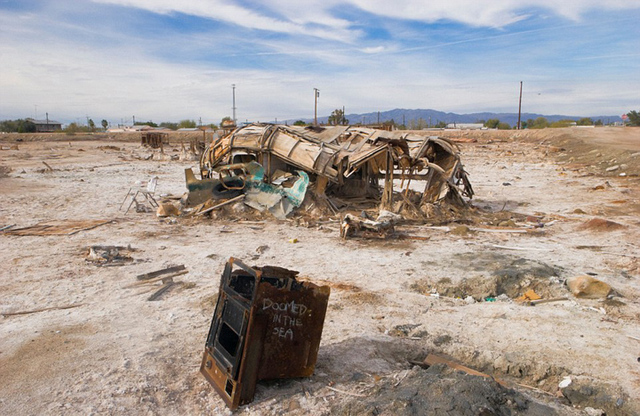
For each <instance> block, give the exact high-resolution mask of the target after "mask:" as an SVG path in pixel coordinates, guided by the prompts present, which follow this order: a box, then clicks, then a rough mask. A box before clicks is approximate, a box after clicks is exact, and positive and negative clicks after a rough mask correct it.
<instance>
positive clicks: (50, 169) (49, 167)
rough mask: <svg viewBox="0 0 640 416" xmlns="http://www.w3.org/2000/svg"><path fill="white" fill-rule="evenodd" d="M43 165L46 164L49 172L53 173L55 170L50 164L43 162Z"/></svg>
mask: <svg viewBox="0 0 640 416" xmlns="http://www.w3.org/2000/svg"><path fill="white" fill-rule="evenodd" d="M42 163H44V165H45V166H46V167H47V169H49V171H51V172H53V168H52V167H51V166H49V164H48V163H47V162H45V161H44V160H43V161H42Z"/></svg>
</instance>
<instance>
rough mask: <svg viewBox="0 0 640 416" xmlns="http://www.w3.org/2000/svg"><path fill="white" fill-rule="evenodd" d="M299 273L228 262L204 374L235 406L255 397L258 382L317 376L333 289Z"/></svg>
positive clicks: (201, 367) (234, 407)
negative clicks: (322, 338) (302, 279)
mask: <svg viewBox="0 0 640 416" xmlns="http://www.w3.org/2000/svg"><path fill="white" fill-rule="evenodd" d="M297 274H298V272H297V271H293V270H287V269H284V268H281V267H274V266H264V267H248V266H247V265H245V264H244V263H242V262H241V261H240V260H237V259H234V258H231V259H230V260H229V261H228V262H227V264H226V266H225V269H224V272H223V274H222V279H221V282H220V291H219V293H218V302H217V304H216V309H215V312H214V315H213V320H212V322H211V328H210V330H209V335H208V336H207V341H206V344H205V351H204V356H203V358H202V364H201V366H200V372H201V373H202V374H203V375H204V377H205V378H206V379H207V380H208V381H209V383H210V384H211V385H212V386H213V388H214V389H215V390H216V391H217V392H218V394H219V395H220V396H221V397H222V398H223V400H224V401H225V402H226V404H227V405H228V406H229V407H230V408H231V409H236V408H237V407H238V406H239V405H242V404H246V403H249V402H251V401H252V400H253V396H254V393H255V389H256V383H257V382H258V380H264V379H277V378H294V377H308V376H310V375H311V374H313V370H314V368H315V364H316V359H317V357H318V348H319V346H320V338H321V336H322V327H323V324H324V318H325V314H326V311H327V303H328V301H329V292H330V288H329V287H328V286H317V285H315V284H313V283H310V282H306V281H298V280H296V276H297Z"/></svg>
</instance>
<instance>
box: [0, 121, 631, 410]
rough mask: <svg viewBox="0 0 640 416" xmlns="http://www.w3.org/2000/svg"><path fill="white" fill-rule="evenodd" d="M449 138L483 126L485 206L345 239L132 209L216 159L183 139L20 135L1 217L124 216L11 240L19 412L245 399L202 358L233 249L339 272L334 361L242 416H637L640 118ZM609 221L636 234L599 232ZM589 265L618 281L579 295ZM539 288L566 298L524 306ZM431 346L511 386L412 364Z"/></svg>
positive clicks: (319, 231) (2, 346)
mask: <svg viewBox="0 0 640 416" xmlns="http://www.w3.org/2000/svg"><path fill="white" fill-rule="evenodd" d="M444 134H447V135H452V136H454V137H463V138H470V137H472V136H473V137H475V138H477V140H478V141H477V142H475V143H461V144H460V146H461V150H462V160H463V162H464V163H465V166H466V170H467V171H468V172H469V173H470V175H471V181H472V184H473V186H474V189H475V191H476V198H474V200H473V204H474V206H476V207H477V208H478V212H481V213H482V215H480V214H478V219H476V220H474V221H472V220H473V219H469V218H466V219H461V221H459V222H456V223H450V224H438V226H437V227H433V226H431V224H410V225H404V226H402V227H401V228H403V231H406V232H407V233H410V234H413V235H420V236H424V237H428V240H427V241H417V240H416V241H407V240H388V241H372V240H355V239H354V240H346V241H345V240H341V239H340V238H339V230H338V229H339V223H338V222H337V219H336V218H333V219H332V218H320V219H318V221H316V222H312V223H309V222H308V221H299V220H296V218H295V217H294V218H293V219H292V220H288V221H277V220H275V219H270V220H261V221H257V222H234V221H232V220H231V219H229V218H227V219H225V220H212V219H206V218H204V219H200V220H193V219H188V218H177V219H173V218H169V219H159V218H156V216H155V214H154V213H136V212H132V211H131V212H129V214H127V215H125V214H124V211H123V210H120V209H119V208H120V205H121V202H122V200H123V198H124V197H125V194H126V193H127V190H128V189H129V188H130V186H131V185H132V184H133V183H134V182H135V181H137V180H147V179H149V178H150V177H153V176H158V178H159V181H158V193H159V194H171V195H175V196H180V195H182V194H183V192H184V191H185V186H184V168H187V167H195V166H196V163H197V162H193V161H186V160H171V157H170V156H171V155H176V156H178V155H180V151H179V150H180V149H179V146H175V151H173V149H168V156H165V157H164V158H163V159H161V160H158V154H157V153H156V154H154V157H153V158H151V159H147V158H148V156H150V155H151V154H152V153H151V152H150V151H148V150H144V149H142V148H141V147H140V146H139V144H138V143H137V142H134V141H131V140H127V141H118V140H105V141H71V140H65V141H33V142H32V141H24V142H19V143H18V142H15V141H14V139H15V138H14V137H12V138H10V140H5V141H3V142H1V145H2V149H3V150H2V151H1V152H0V195H1V196H2V204H0V227H5V226H9V225H12V224H15V226H14V227H13V228H19V227H26V226H32V225H35V224H37V223H42V222H47V221H49V222H50V221H71V220H74V221H77V220H83V221H91V220H94V221H98V220H100V221H103V222H107V221H113V222H110V223H107V224H104V225H100V226H97V227H96V228H92V229H87V230H83V231H79V232H76V233H74V234H70V235H65V234H62V235H48V236H29V235H27V236H17V235H8V234H5V235H0V246H1V247H2V250H0V263H1V264H2V269H1V272H0V313H3V314H5V315H4V317H2V318H0V413H1V414H21V415H22V414H24V415H26V414H37V413H40V414H65V415H69V414H83V415H86V414H124V413H126V414H163V415H166V414H230V412H229V411H228V410H227V409H226V407H225V405H224V403H223V402H222V400H220V398H219V397H218V396H217V395H216V393H215V392H214V391H213V389H212V388H211V387H210V386H209V385H208V384H207V383H206V382H205V380H204V378H203V377H202V376H201V375H200V374H199V373H198V369H199V365H200V359H201V356H202V351H203V347H204V342H205V337H206V334H207V331H208V328H209V324H210V320H211V317H212V313H213V307H214V304H213V302H214V301H215V299H216V295H217V291H218V283H219V279H220V275H221V273H222V269H223V266H224V263H225V261H226V260H227V259H228V258H229V257H231V256H233V257H237V258H240V259H242V260H244V261H245V262H247V263H249V264H255V265H275V266H281V267H286V268H290V269H294V270H299V271H300V272H301V275H302V276H304V277H305V278H308V279H310V280H312V281H315V282H320V283H324V284H329V285H330V286H332V293H331V297H330V299H329V310H328V313H327V318H326V321H325V326H324V332H323V337H322V343H321V346H320V353H319V357H318V362H317V366H316V371H315V374H314V375H313V376H312V377H310V378H308V379H298V380H283V381H269V382H260V383H259V384H258V389H257V392H256V397H255V400H254V402H253V403H251V404H250V405H248V406H245V407H242V408H241V409H240V410H239V411H238V413H239V414H247V415H248V414H293V415H296V414H298V415H302V414H330V413H337V414H340V413H343V414H349V413H350V414H363V413H364V414H376V412H377V414H422V413H423V412H426V411H428V410H429V409H431V410H429V411H432V412H435V414H437V410H438V409H440V410H441V411H448V412H451V414H478V413H479V412H480V410H481V409H483V408H486V409H493V411H494V412H495V414H510V413H509V412H512V413H511V414H513V413H517V414H553V413H555V414H595V413H586V411H585V410H584V409H585V408H588V407H590V408H592V409H601V410H604V411H606V413H607V414H608V415H616V414H618V415H627V414H639V413H640V402H639V400H638V397H640V363H639V361H640V325H639V324H638V322H639V320H638V319H639V318H640V302H639V301H638V294H639V286H638V279H640V263H639V260H638V257H639V256H640V249H639V248H638V241H640V238H639V237H640V236H639V232H638V230H639V227H640V220H639V216H640V201H639V199H640V197H639V196H638V195H640V194H639V190H640V189H639V188H640V179H639V178H638V176H637V175H638V173H640V163H639V161H640V155H639V154H638V143H637V139H638V130H635V129H625V130H622V129H618V130H612V129H604V128H603V129H590V130H587V129H585V130H582V129H580V130H575V129H573V130H572V129H560V130H551V129H548V130H544V131H536V132H528V131H526V132H513V131H511V132H477V133H468V132H446V133H444ZM0 139H2V138H1V137H0ZM5 139H8V138H5ZM43 162H46V164H47V165H49V167H47V166H46V165H45V164H44V163H43ZM614 166H617V167H616V168H615V169H611V168H612V167H614ZM236 209H241V207H236ZM246 209H247V210H249V209H250V208H248V207H247V208H246ZM356 214H358V213H356ZM594 218H600V219H606V220H608V221H612V222H615V223H617V224H619V225H621V227H619V228H616V227H607V226H606V224H607V223H604V222H601V223H598V224H601V225H600V226H598V225H596V226H593V223H592V226H589V225H586V226H585V224H586V223H587V222H588V221H589V220H592V219H594ZM509 221H511V223H509ZM61 224H65V223H61ZM66 224H67V225H69V224H68V223H66ZM500 224H502V226H501V227H500V229H501V230H502V231H497V229H496V227H495V226H498V225H500ZM602 224H605V225H602ZM533 225H536V226H537V227H538V228H533V229H529V231H526V230H527V229H525V227H527V226H533ZM80 228H82V227H80ZM505 228H507V230H506V231H505ZM523 230H524V231H523ZM292 239H297V241H298V242H297V243H290V242H289V241H290V240H292ZM94 245H114V246H121V247H128V246H130V249H131V250H130V251H129V250H127V252H128V253H129V255H130V257H131V260H130V261H127V262H125V263H124V264H123V265H120V266H114V267H109V265H106V266H103V267H99V266H97V265H96V264H93V263H91V262H87V260H86V254H87V251H88V250H87V249H88V247H90V246H94ZM180 264H184V265H185V266H186V268H187V270H188V271H189V273H188V274H185V275H182V276H180V277H178V278H176V281H179V282H181V283H180V284H178V285H175V287H174V288H173V289H172V290H171V291H169V292H168V293H166V294H164V295H163V296H162V297H161V298H160V300H158V301H151V302H150V301H147V300H146V299H147V298H148V296H149V295H150V294H151V293H152V291H153V290H157V289H158V288H159V286H154V287H152V288H149V287H147V286H135V287H131V285H132V283H135V282H136V278H135V276H136V275H138V274H141V273H145V272H150V271H153V270H158V269H161V268H163V267H167V266H172V265H180ZM584 274H590V275H592V276H594V277H596V278H598V279H600V280H602V281H604V282H606V283H608V284H610V285H611V286H612V287H613V288H614V289H615V291H616V292H617V294H618V295H619V296H614V297H613V298H612V299H609V300H600V299H595V300H586V299H577V298H575V297H573V296H572V295H571V294H570V293H569V291H568V290H567V288H566V286H565V285H564V284H563V283H564V281H565V280H566V279H568V278H571V277H575V276H578V275H584ZM527 289H534V290H535V291H536V293H539V294H540V295H542V296H543V298H550V297H563V296H567V297H568V300H565V301H558V302H553V303H546V304H540V305H538V306H533V307H532V306H525V305H524V304H522V303H518V302H516V301H514V298H516V297H518V296H520V295H521V294H522V293H524V291H526V290H527ZM500 294H504V295H503V296H498V295H500ZM66 306H74V307H73V308H69V309H57V308H59V307H66ZM39 309H47V310H43V311H39V312H34V311H35V310H39ZM19 312H33V313H27V314H15V313H19ZM427 353H437V354H443V355H448V356H450V357H452V358H454V359H455V360H457V361H459V362H461V363H463V364H465V365H467V366H469V367H473V368H475V369H477V370H481V371H484V372H486V373H490V374H493V375H495V376H496V377H498V378H500V379H503V380H505V381H506V382H507V383H509V385H510V386H512V387H513V388H514V390H510V389H506V388H503V387H501V386H499V385H498V384H496V383H495V382H493V381H490V380H489V381H487V380H484V379H479V378H475V377H472V376H466V375H462V374H460V373H456V372H452V371H450V370H447V369H446V368H444V367H442V366H434V367H432V368H430V369H428V370H424V369H421V368H420V367H417V366H414V365H415V362H416V361H421V360H423V359H424V358H425V357H426V355H427ZM563 380H565V384H566V383H567V381H566V380H570V384H569V385H568V386H567V387H564V388H563V389H562V391H560V392H559V388H558V385H559V383H560V382H562V381H563ZM428 406H436V407H428ZM438 406H440V407H438ZM421 409H422V410H421ZM425 409H427V410H425ZM433 409H436V410H433ZM495 409H498V410H495ZM589 411H591V410H589Z"/></svg>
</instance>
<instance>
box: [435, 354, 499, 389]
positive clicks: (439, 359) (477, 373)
mask: <svg viewBox="0 0 640 416" xmlns="http://www.w3.org/2000/svg"><path fill="white" fill-rule="evenodd" d="M424 364H426V365H429V366H431V365H434V364H446V365H447V366H449V367H451V368H453V369H454V370H458V371H463V372H465V373H467V374H470V375H472V376H480V377H484V378H491V379H493V380H495V381H496V383H498V384H500V385H501V386H504V387H509V385H508V384H507V383H506V382H504V381H502V380H499V379H497V378H495V377H493V376H490V375H489V374H485V373H481V372H480V371H476V370H474V369H472V368H469V367H465V366H464V365H462V364H459V363H457V362H455V361H452V360H449V359H448V358H445V357H442V356H439V355H436V354H429V355H427V358H425V359H424Z"/></svg>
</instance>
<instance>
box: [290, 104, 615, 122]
mask: <svg viewBox="0 0 640 416" xmlns="http://www.w3.org/2000/svg"><path fill="white" fill-rule="evenodd" d="M345 117H346V119H347V120H349V123H350V124H358V123H363V124H377V123H378V120H380V123H383V122H385V121H390V120H393V121H395V122H396V123H397V124H403V121H404V124H405V125H409V124H410V122H411V121H412V120H416V121H417V120H419V119H423V120H425V121H426V122H427V123H430V124H431V125H435V124H437V123H438V122H440V121H444V122H445V123H447V124H449V123H478V122H481V121H487V120H489V119H495V118H497V119H499V120H500V121H502V122H505V123H509V125H511V126H515V125H516V124H517V123H518V113H489V112H485V113H471V114H456V113H445V112H442V111H436V110H424V109H414V110H410V109H404V108H396V109H395V110H389V111H381V112H380V113H379V115H378V113H377V112H375V113H363V114H347V115H346V116H345ZM378 117H379V118H378ZM538 117H544V118H546V119H547V120H548V121H549V122H550V123H553V122H555V121H558V120H574V121H577V120H579V119H581V118H584V117H589V118H591V119H592V120H593V121H597V120H602V122H603V123H604V124H608V123H613V122H616V121H618V122H620V121H622V118H620V116H564V115H558V114H554V115H544V114H535V113H522V116H521V120H522V121H527V120H529V119H533V120H535V119H536V118H538ZM328 118H329V117H328V116H325V117H318V122H319V123H323V124H324V123H327V120H328ZM301 120H303V121H305V122H307V123H310V122H312V121H313V119H301ZM295 121H296V120H287V122H288V123H289V124H291V123H294V122H295Z"/></svg>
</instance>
